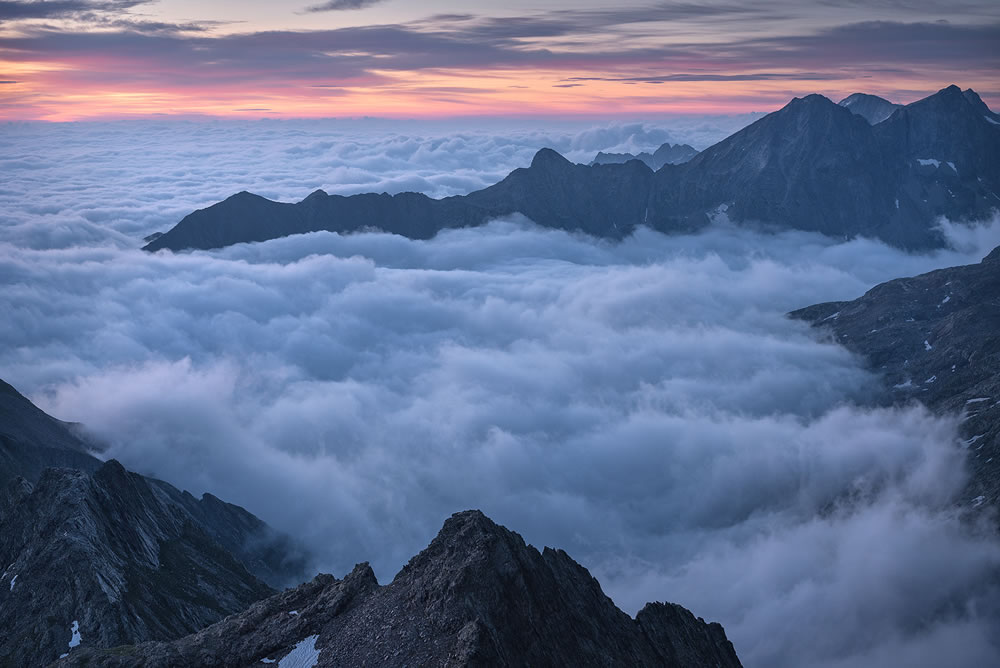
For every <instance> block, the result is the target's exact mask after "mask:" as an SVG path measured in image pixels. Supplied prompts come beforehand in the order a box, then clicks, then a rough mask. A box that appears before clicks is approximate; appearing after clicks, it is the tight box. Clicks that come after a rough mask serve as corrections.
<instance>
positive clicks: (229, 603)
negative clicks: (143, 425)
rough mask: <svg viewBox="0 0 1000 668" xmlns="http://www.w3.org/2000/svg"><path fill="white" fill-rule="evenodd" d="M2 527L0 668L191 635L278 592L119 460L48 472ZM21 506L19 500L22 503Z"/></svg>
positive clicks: (20, 491)
mask: <svg viewBox="0 0 1000 668" xmlns="http://www.w3.org/2000/svg"><path fill="white" fill-rule="evenodd" d="M13 485H14V486H15V489H17V492H15V494H14V495H12V496H15V497H16V499H15V505H13V506H11V507H10V508H9V510H8V512H6V513H4V517H3V520H2V523H0V563H2V564H3V568H4V571H5V572H4V574H3V576H2V577H0V581H2V582H0V628H2V629H3V630H4V631H3V633H4V639H3V642H2V644H0V665H9V666H38V665H45V664H47V663H49V662H51V661H53V660H55V659H56V658H57V657H58V656H59V655H60V654H62V653H65V652H68V651H69V642H70V640H71V637H72V634H71V632H70V628H71V627H76V629H77V631H78V633H79V634H80V636H81V638H82V644H83V645H93V646H99V647H112V646H115V645H120V644H123V643H126V642H135V641H137V640H142V639H152V638H176V637H179V636H182V635H185V634H187V633H192V632H194V631H196V630H198V629H200V628H203V627H204V626H207V625H208V624H211V623H212V622H215V621H218V620H219V619H221V618H223V617H225V616H226V615H229V614H232V613H234V612H238V611H240V610H243V609H245V608H246V607H247V606H248V605H249V604H250V603H252V602H254V601H256V600H259V599H261V598H263V597H265V596H268V595H270V594H271V593H273V590H272V589H271V588H269V587H268V586H267V585H265V584H264V583H263V582H261V581H260V580H258V579H257V578H255V577H254V576H253V575H251V574H250V573H249V571H247V570H246V568H245V567H244V566H243V564H242V563H240V562H239V561H238V560H237V559H236V558H235V557H233V556H232V555H231V554H229V553H228V552H227V551H226V550H224V549H223V548H222V547H221V546H220V545H219V544H218V543H217V542H216V541H214V540H212V538H211V537H209V535H208V534H206V533H205V532H204V531H203V530H202V529H201V528H199V527H198V526H197V525H196V524H195V523H194V522H192V521H190V519H189V518H188V517H186V516H185V515H184V514H183V513H179V512H177V510H176V507H175V506H173V505H172V504H170V503H169V502H167V501H165V500H164V498H163V497H162V495H161V494H160V493H159V491H158V490H157V489H156V488H155V486H154V485H153V484H151V483H150V481H148V480H147V479H146V478H144V477H142V476H140V475H138V474H135V473H129V472H127V471H126V470H125V469H124V468H123V467H122V466H121V464H119V463H118V462H116V461H114V460H110V461H108V462H106V463H104V464H103V465H102V466H101V467H100V468H99V469H97V471H95V472H94V473H92V474H91V473H86V472H83V471H78V470H74V469H54V468H53V469H46V470H45V472H44V473H43V474H42V476H41V478H40V479H39V481H38V483H37V484H36V485H35V486H34V488H33V489H31V491H30V492H29V493H25V492H26V489H25V487H24V481H23V479H15V481H13ZM18 497H19V498H18Z"/></svg>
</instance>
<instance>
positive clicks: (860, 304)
mask: <svg viewBox="0 0 1000 668" xmlns="http://www.w3.org/2000/svg"><path fill="white" fill-rule="evenodd" d="M791 316H792V317H795V318H800V319H803V320H807V321H809V322H812V323H813V324H814V325H815V326H816V327H819V328H823V329H826V330H828V331H829V332H830V333H831V335H832V337H833V339H834V340H835V341H836V342H837V343H838V344H841V345H844V346H846V347H847V348H848V349H850V350H852V351H854V352H856V353H858V354H859V355H862V356H863V357H864V358H865V359H866V360H867V361H868V364H869V365H870V367H871V368H872V370H874V371H876V372H878V373H879V374H880V375H881V376H882V378H883V381H884V385H885V397H886V400H887V401H889V402H892V403H906V402H909V401H913V400H917V401H920V402H921V403H923V404H925V405H927V406H928V407H929V408H931V409H932V410H935V411H938V412H949V413H954V414H960V415H961V416H962V424H961V431H962V435H963V436H962V438H963V446H964V447H965V448H966V449H967V451H968V460H969V466H970V468H971V470H972V473H973V475H972V479H971V482H970V483H969V488H968V490H967V492H966V498H965V503H966V504H967V505H970V506H972V507H974V508H984V509H985V508H990V507H996V505H997V504H1000V247H998V248H996V249H995V250H994V251H993V252H992V253H990V254H989V255H988V256H987V257H986V258H985V259H984V260H983V261H982V262H980V263H979V264H973V265H968V266H964V267H952V268H949V269H941V270H938V271H932V272H930V273H927V274H922V275H920V276H915V277H913V278H900V279H897V280H893V281H889V282H887V283H883V284H881V285H878V286H876V287H874V288H872V289H871V290H869V291H868V292H867V293H865V294H864V295H863V296H862V297H860V298H858V299H856V300H854V301H849V302H830V303H826V304H817V305H815V306H810V307H808V308H804V309H801V310H799V311H795V312H793V313H791Z"/></svg>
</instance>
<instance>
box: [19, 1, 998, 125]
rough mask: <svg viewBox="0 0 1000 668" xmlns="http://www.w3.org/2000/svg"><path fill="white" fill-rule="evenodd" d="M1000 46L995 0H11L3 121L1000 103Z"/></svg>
mask: <svg viewBox="0 0 1000 668" xmlns="http://www.w3.org/2000/svg"><path fill="white" fill-rule="evenodd" d="M497 5H502V8H499V9H498V8H497ZM997 44H1000V9H998V5H997V3H996V2H994V1H993V0H960V1H959V2H932V1H929V0H868V1H865V2H856V1H851V0H848V1H845V2H834V1H832V0H831V1H826V2H815V3H802V2H797V1H793V0H766V1H763V2H755V3H736V2H731V1H730V0H707V1H705V2H698V3H692V2H656V1H649V2H634V3H628V2H625V3H619V2H615V3H611V2H598V1H596V0H574V1H572V2H570V1H569V0H508V1H507V2H504V3H495V2H483V1H481V0H467V1H465V2H461V3H459V2H448V1H446V0H428V1H426V2H410V1H407V0H329V1H327V2H322V1H321V0H318V1H317V2H315V3H312V4H310V2H309V0H304V1H303V2H302V3H301V4H297V3H294V2H292V3H286V2H282V3H275V2H269V1H265V0H249V1H240V2H237V1H235V0H220V1H216V2H204V1H195V0H150V1H147V0H0V119H7V120H49V121H70V120H88V119H116V118H137V117H140V118H149V117H162V116H164V115H167V116H179V117H189V118H190V117H200V116H206V115H207V116H222V117H243V118H260V117H279V118H289V117H295V118H301V117H360V116H378V117H388V118H445V117H456V116H462V117H469V116H471V117H482V116H506V117H510V116H515V115H517V116H527V117H538V116H547V117H570V116H575V117H581V116H582V117H598V116H599V117H610V116H615V117H629V118H644V119H648V118H652V117H655V116H658V115H669V114H693V113H700V114H707V113H712V114H736V113H748V112H752V111H771V110H774V109H776V108H778V107H780V106H781V105H783V104H784V103H785V102H787V101H788V99H790V98H791V97H794V96H801V95H804V94H808V93H822V94H825V95H827V96H829V97H831V98H832V99H835V100H838V99H840V98H842V97H844V96H846V95H848V94H850V93H852V92H857V91H862V92H869V93H874V94H879V95H883V96H885V97H888V98H889V99H891V100H893V101H895V102H910V101H913V100H914V99H918V98H920V97H923V96H926V95H927V94H929V93H932V92H934V91H936V90H938V89H940V88H943V87H945V86H947V85H949V84H952V83H956V84H958V85H960V86H962V87H963V88H966V87H972V88H974V89H976V90H977V91H979V92H980V93H981V94H982V95H983V97H984V99H985V100H986V101H987V103H989V104H991V105H992V106H994V107H997V106H1000V88H998V86H997V77H996V73H997V71H998V70H1000V49H998V47H997Z"/></svg>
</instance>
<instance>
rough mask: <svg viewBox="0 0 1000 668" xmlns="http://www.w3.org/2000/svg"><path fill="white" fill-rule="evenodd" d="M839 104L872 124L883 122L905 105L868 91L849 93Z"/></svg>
mask: <svg viewBox="0 0 1000 668" xmlns="http://www.w3.org/2000/svg"><path fill="white" fill-rule="evenodd" d="M837 104H839V105H840V106H842V107H844V108H846V109H848V110H850V112H851V113H852V114H857V115H858V116H860V117H861V118H863V119H865V120H866V121H868V122H869V123H870V124H872V125H875V124H876V123H881V122H882V121H884V120H885V119H887V118H889V117H890V116H892V114H893V112H895V111H896V110H897V109H899V108H900V107H902V106H903V105H901V104H895V103H894V102H890V101H889V100H886V99H885V98H881V97H879V96H878V95H869V94H867V93H854V94H853V95H848V96H847V97H845V98H844V99H843V100H841V101H840V102H838V103H837Z"/></svg>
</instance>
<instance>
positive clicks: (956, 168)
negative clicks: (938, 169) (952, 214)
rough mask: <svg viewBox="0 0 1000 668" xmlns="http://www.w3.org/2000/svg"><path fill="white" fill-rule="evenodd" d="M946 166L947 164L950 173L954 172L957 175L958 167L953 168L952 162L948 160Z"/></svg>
mask: <svg viewBox="0 0 1000 668" xmlns="http://www.w3.org/2000/svg"><path fill="white" fill-rule="evenodd" d="M946 164H947V165H948V166H949V167H951V171H953V172H955V173H956V174H958V167H956V166H955V163H953V162H951V161H950V160H949V161H948V162H947V163H946ZM953 197H954V195H953Z"/></svg>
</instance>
